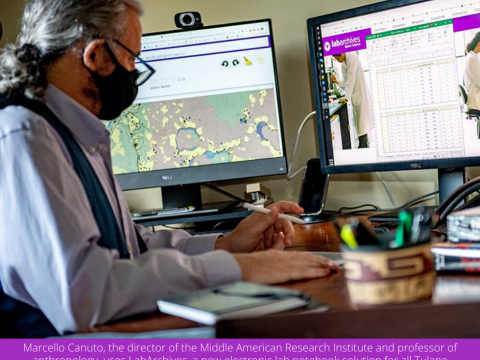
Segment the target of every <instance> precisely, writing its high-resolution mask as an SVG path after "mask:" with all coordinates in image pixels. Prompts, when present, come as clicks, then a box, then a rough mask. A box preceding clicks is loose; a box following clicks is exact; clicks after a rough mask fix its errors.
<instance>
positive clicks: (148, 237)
mask: <svg viewBox="0 0 480 360" xmlns="http://www.w3.org/2000/svg"><path fill="white" fill-rule="evenodd" d="M135 227H136V228H137V230H138V232H139V233H140V235H141V236H142V238H143V240H144V241H145V243H146V244H147V247H148V248H149V249H160V248H161V249H177V250H179V251H181V252H183V253H185V254H188V255H199V254H204V253H206V252H210V251H214V250H215V243H216V242H217V239H218V238H219V237H220V236H221V234H208V235H195V236H191V235H190V234H189V233H187V232H186V231H185V230H181V229H172V230H158V231H156V232H155V233H153V232H151V231H150V230H148V229H146V228H145V227H143V226H141V225H138V224H135Z"/></svg>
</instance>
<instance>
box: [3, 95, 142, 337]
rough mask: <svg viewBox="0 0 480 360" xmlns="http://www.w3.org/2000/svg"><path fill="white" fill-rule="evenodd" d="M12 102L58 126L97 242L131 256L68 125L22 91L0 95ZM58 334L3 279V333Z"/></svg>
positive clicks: (107, 201) (4, 104) (101, 188)
mask: <svg viewBox="0 0 480 360" xmlns="http://www.w3.org/2000/svg"><path fill="white" fill-rule="evenodd" d="M10 105H18V106H23V107H26V108H27V109H29V110H31V111H33V112H35V113H37V114H39V115H41V116H42V117H44V118H45V119H46V120H47V121H48V123H49V124H50V125H51V126H52V127H53V128H54V129H55V130H56V132H57V133H58V134H59V136H60V137H61V138H62V140H63V142H64V143H65V146H66V147H67V150H68V152H69V154H70V157H71V159H72V162H73V166H74V169H75V172H76V173H77V175H78V177H79V178H80V180H81V182H82V184H83V187H84V189H85V192H86V194H87V197H88V200H89V202H90V206H91V208H92V212H93V215H94V217H95V220H96V222H97V225H98V228H99V230H100V234H101V237H100V240H99V241H98V245H99V246H102V247H105V248H108V249H116V250H117V251H118V252H119V254H120V257H121V258H124V259H126V258H128V257H129V253H128V250H127V246H126V242H125V239H124V236H123V234H122V232H121V231H120V228H119V226H118V223H117V220H116V218H115V214H114V212H113V210H112V207H111V204H110V202H109V200H108V197H107V195H106V194H105V191H104V189H103V187H102V185H101V183H100V181H99V180H98V177H97V175H96V174H95V171H94V170H93V168H92V166H91V164H90V162H89V161H88V159H87V157H86V156H85V154H84V153H83V151H82V149H81V148H80V146H79V145H78V143H77V141H76V140H75V139H74V137H73V135H72V134H71V133H70V131H69V130H68V129H67V127H66V126H65V125H63V123H62V122H61V121H60V120H59V119H58V118H57V117H56V116H55V114H54V113H53V112H52V111H51V110H50V109H49V108H48V107H47V106H46V105H45V104H43V103H41V102H39V101H34V100H29V99H27V98H26V97H25V96H23V95H16V96H9V97H8V98H5V97H0V109H3V108H5V107H7V106H10ZM135 234H136V237H137V242H138V246H139V248H140V252H141V253H144V252H146V251H147V250H148V249H147V246H146V245H145V242H144V241H143V239H142V237H141V236H140V234H139V232H138V231H137V229H136V228H135ZM56 335H58V333H57V331H56V330H55V328H54V327H53V326H52V324H51V323H50V322H49V320H48V319H47V318H46V317H45V315H44V314H43V313H42V312H41V311H40V310H38V309H36V308H34V307H31V306H29V305H27V304H25V303H23V302H20V301H17V300H15V299H13V298H12V297H10V296H8V295H6V294H5V293H4V291H3V288H2V286H1V283H0V337H29V338H38V337H47V336H56Z"/></svg>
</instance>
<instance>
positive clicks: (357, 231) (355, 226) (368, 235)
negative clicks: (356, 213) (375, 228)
mask: <svg viewBox="0 0 480 360" xmlns="http://www.w3.org/2000/svg"><path fill="white" fill-rule="evenodd" d="M350 228H351V229H352V232H353V234H354V235H355V239H357V243H358V244H359V245H375V246H379V245H380V242H379V240H378V238H377V237H376V236H375V234H372V232H371V231H370V230H369V229H368V228H367V227H366V226H365V225H364V224H363V223H362V222H361V221H360V220H359V219H356V218H355V219H352V220H351V221H350Z"/></svg>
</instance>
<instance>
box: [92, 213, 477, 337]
mask: <svg viewBox="0 0 480 360" xmlns="http://www.w3.org/2000/svg"><path fill="white" fill-rule="evenodd" d="M295 230H296V240H295V242H294V243H293V244H292V246H291V247H290V248H288V249H287V251H339V250H340V239H339V237H338V234H337V231H336V229H335V228H334V226H333V224H332V223H330V222H328V223H323V224H315V225H302V226H297V225H296V228H295ZM284 286H286V287H291V288H295V289H298V290H301V291H303V292H305V293H307V294H309V295H310V296H311V297H313V298H315V299H319V300H323V301H325V302H328V303H329V304H330V305H331V309H330V310H329V311H328V312H325V313H318V314H309V315H308V316H307V315H303V316H302V315H300V316H298V315H295V316H293V315H282V316H269V317H263V318H257V319H245V320H235V321H224V322H221V323H219V324H218V325H217V336H218V337H221V338H228V337H238V338H242V337H244V338H269V337H283V338H303V337H318V338H322V337H323V338H369V337H372V338H375V337H380V338H381V337H383V338H405V337H407V338H408V337H411V338H437V337H440V338H466V337H475V338H479V337H480V276H475V275H463V276H452V275H448V276H447V275H442V276H437V280H436V286H435V290H434V294H433V297H432V299H431V300H427V301H421V302H415V303H411V304H406V305H392V306H381V307H375V308H370V309H359V308H357V307H356V306H355V305H354V304H352V303H351V301H350V298H349V296H348V291H347V287H346V282H345V277H344V275H343V271H340V272H338V273H334V274H332V275H330V276H328V277H326V278H323V279H316V280H311V281H303V282H296V283H291V284H285V285H284ZM195 326H199V325H198V324H196V323H194V322H191V321H189V320H185V319H181V318H177V317H173V316H167V315H161V314H151V315H148V316H143V317H135V318H132V319H126V320H124V321H121V322H117V323H113V324H109V325H105V326H98V327H95V328H93V329H89V330H87V331H93V332H103V331H113V332H145V331H156V330H167V329H181V328H188V327H195Z"/></svg>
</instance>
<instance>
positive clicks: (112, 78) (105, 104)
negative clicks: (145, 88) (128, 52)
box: [87, 42, 138, 120]
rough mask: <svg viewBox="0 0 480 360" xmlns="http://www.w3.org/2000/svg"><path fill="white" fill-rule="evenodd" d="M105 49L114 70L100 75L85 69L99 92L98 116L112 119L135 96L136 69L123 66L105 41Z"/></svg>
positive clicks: (103, 118) (136, 91)
mask: <svg viewBox="0 0 480 360" xmlns="http://www.w3.org/2000/svg"><path fill="white" fill-rule="evenodd" d="M105 49H106V50H107V53H108V56H110V59H112V62H113V63H114V64H115V70H113V72H112V73H111V74H110V75H107V76H100V75H99V74H98V73H97V72H94V71H91V70H90V69H89V68H88V67H87V70H88V72H89V73H90V75H92V78H93V81H94V82H95V85H96V86H97V88H98V91H99V92H100V100H101V101H102V107H101V108H100V113H99V114H98V117H99V118H100V119H102V120H113V119H115V118H117V117H118V116H119V115H120V114H121V113H122V111H123V110H125V109H126V108H128V107H129V106H130V105H132V103H133V101H134V100H135V98H136V97H137V93H138V86H137V84H136V81H137V79H138V71H137V70H136V69H135V70H132V71H128V70H127V69H125V67H123V66H122V65H121V64H120V63H119V62H118V60H117V58H116V57H115V55H114V54H113V52H112V50H111V49H110V47H109V46H108V44H107V43H106V42H105Z"/></svg>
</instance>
